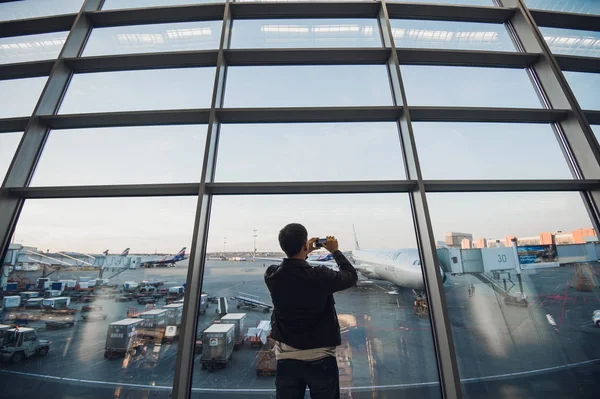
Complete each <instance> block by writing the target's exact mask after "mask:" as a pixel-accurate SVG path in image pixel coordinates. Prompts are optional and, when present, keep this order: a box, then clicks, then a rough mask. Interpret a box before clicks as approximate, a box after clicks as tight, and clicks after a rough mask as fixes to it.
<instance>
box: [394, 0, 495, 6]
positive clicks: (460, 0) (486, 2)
mask: <svg viewBox="0 0 600 399" xmlns="http://www.w3.org/2000/svg"><path fill="white" fill-rule="evenodd" d="M392 3H429V4H457V5H471V6H495V4H494V0H392Z"/></svg>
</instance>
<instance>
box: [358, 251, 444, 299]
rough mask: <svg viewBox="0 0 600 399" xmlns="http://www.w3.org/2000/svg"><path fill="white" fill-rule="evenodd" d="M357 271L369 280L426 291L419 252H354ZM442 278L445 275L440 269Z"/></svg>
mask: <svg viewBox="0 0 600 399" xmlns="http://www.w3.org/2000/svg"><path fill="white" fill-rule="evenodd" d="M352 257H353V258H354V261H355V265H354V266H355V268H356V270H357V271H358V272H359V273H360V274H362V275H363V276H365V277H366V278H368V279H373V280H386V281H389V282H391V283H392V284H395V285H397V286H399V287H405V288H410V289H414V290H418V291H422V290H423V289H424V282H423V272H422V270H421V260H420V258H419V251H418V250H417V249H416V248H404V249H397V250H391V251H365V250H354V251H352ZM440 272H441V273H442V277H443V278H444V280H445V275H444V273H443V271H442V270H441V269H440Z"/></svg>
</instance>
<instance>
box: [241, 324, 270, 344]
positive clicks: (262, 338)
mask: <svg viewBox="0 0 600 399" xmlns="http://www.w3.org/2000/svg"><path fill="white" fill-rule="evenodd" d="M270 332H271V321H270V320H261V321H259V322H258V325H257V326H256V327H250V328H248V333H247V334H246V338H247V341H248V342H250V346H251V347H252V348H260V347H261V346H263V345H264V344H266V343H267V338H268V337H269V333H270Z"/></svg>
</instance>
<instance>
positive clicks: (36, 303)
mask: <svg viewBox="0 0 600 399" xmlns="http://www.w3.org/2000/svg"><path fill="white" fill-rule="evenodd" d="M43 301H44V298H31V299H28V300H27V301H25V308H26V309H41V308H42V302H43Z"/></svg>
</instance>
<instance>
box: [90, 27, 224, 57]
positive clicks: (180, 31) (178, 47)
mask: <svg viewBox="0 0 600 399" xmlns="http://www.w3.org/2000/svg"><path fill="white" fill-rule="evenodd" d="M221 24H222V22H221V21H203V22H184V23H177V24H154V25H132V26H116V27H110V28H96V29H94V30H93V31H92V34H91V35H90V38H89V40H88V42H87V44H86V46H85V50H84V51H83V55H84V56H93V55H105V54H133V53H152V52H159V51H190V50H212V49H216V48H218V47H219V38H220V36H221Z"/></svg>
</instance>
